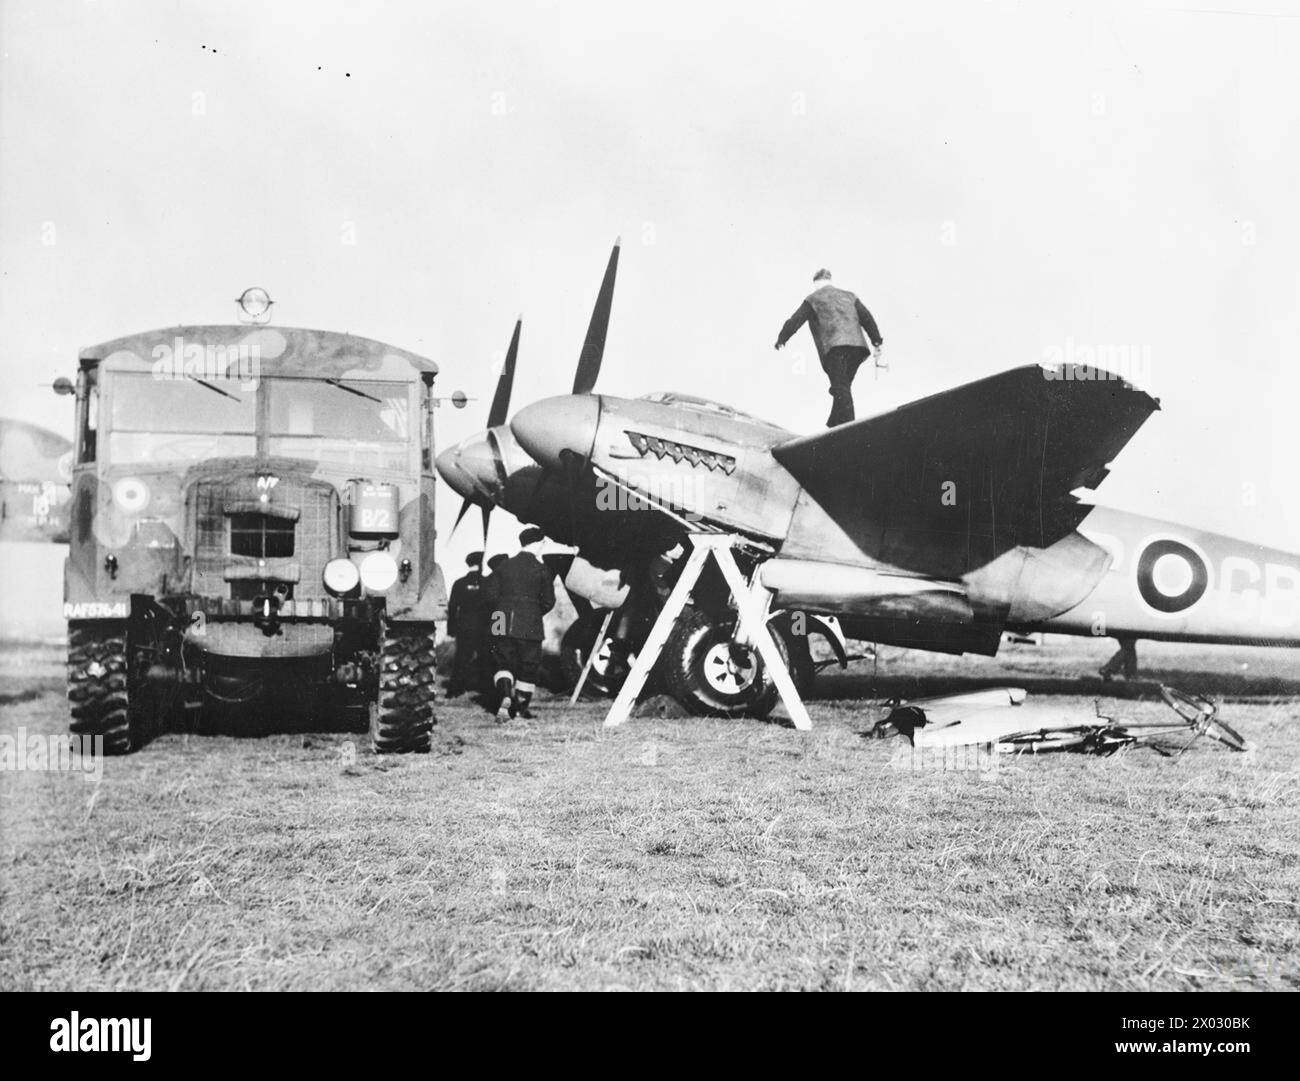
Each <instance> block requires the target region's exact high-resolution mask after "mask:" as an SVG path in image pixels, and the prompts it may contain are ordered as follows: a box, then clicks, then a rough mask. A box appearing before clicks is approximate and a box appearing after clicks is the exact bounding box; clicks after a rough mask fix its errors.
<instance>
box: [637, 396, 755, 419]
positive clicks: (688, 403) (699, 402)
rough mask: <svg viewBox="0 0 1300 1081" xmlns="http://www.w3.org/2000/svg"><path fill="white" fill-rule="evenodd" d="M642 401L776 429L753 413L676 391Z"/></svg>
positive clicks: (645, 397) (645, 398) (646, 397)
mask: <svg viewBox="0 0 1300 1081" xmlns="http://www.w3.org/2000/svg"><path fill="white" fill-rule="evenodd" d="M640 401H643V402H657V403H658V404H659V405H678V406H683V407H685V408H686V409H694V410H696V411H697V412H700V413H716V414H718V415H719V416H723V417H730V418H731V419H733V420H748V421H753V422H754V423H755V424H762V425H765V426H766V427H768V428H775V427H776V425H775V424H773V423H772V422H771V421H767V420H764V419H763V418H762V417H756V416H754V415H753V414H752V413H743V412H741V411H740V410H739V409H736V408H734V407H732V406H730V405H724V404H723V403H722V402H715V401H711V400H710V399H708V398H697V397H696V396H695V395H694V394H679V393H678V392H677V391H675V390H657V391H655V392H654V393H653V394H643V395H641V398H640Z"/></svg>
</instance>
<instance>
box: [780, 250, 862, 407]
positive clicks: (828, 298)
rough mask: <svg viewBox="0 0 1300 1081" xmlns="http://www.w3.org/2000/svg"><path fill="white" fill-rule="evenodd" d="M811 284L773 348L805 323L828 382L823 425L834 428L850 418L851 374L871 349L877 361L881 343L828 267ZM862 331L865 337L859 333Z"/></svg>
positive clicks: (851, 402)
mask: <svg viewBox="0 0 1300 1081" xmlns="http://www.w3.org/2000/svg"><path fill="white" fill-rule="evenodd" d="M813 283H814V285H813V291H812V292H811V293H809V294H808V296H807V297H806V298H805V299H804V302H803V303H802V304H800V305H799V308H798V310H796V311H795V313H794V315H792V316H790V318H789V319H787V320H786V321H785V326H783V327H782V328H781V333H780V334H778V335H777V338H776V347H777V348H778V349H780V348H781V347H782V346H783V345H785V343H786V342H788V341H789V340H790V338H791V337H792V336H793V335H794V332H795V331H797V330H798V329H799V328H800V327H801V326H803V325H804V323H807V324H808V329H809V330H811V331H812V336H813V341H814V342H815V343H816V344H817V355H818V356H819V357H820V358H821V362H822V370H823V371H825V372H826V375H827V376H828V377H829V379H830V381H831V390H830V393H831V402H832V405H831V415H830V416H829V417H828V418H827V419H826V427H828V428H834V427H835V426H836V425H837V424H847V423H848V422H849V421H851V420H852V419H853V416H854V413H853V377H854V376H855V375H857V374H858V366H859V365H861V363H862V362H863V361H864V360H866V359H867V357H868V356H870V355H871V354H872V350H874V352H875V356H876V359H877V360H879V358H880V352H881V348H882V347H883V346H884V344H885V342H884V339H883V338H881V336H880V331H879V330H878V329H876V321H875V320H874V319H873V318H872V317H871V313H870V312H869V311H867V309H866V307H865V306H864V305H863V303H862V301H860V300H859V299H858V298H857V297H856V296H854V295H853V294H852V293H850V292H849V291H848V290H847V289H839V288H836V287H835V286H834V285H832V284H831V272H830V271H829V270H825V269H822V270H819V271H817V273H816V274H814V275H813ZM864 330H865V331H866V332H867V336H866V337H863V334H862V332H863V331H864ZM867 338H870V339H871V348H868V346H867Z"/></svg>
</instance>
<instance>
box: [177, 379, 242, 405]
mask: <svg viewBox="0 0 1300 1081" xmlns="http://www.w3.org/2000/svg"><path fill="white" fill-rule="evenodd" d="M185 378H186V379H193V380H194V382H196V383H198V385H199V386H201V387H207V388H208V390H210V391H212V392H213V393H214V394H220V395H221V396H222V397H224V398H229V399H230V400H231V401H232V402H242V401H243V399H242V398H241V397H240V396H239V395H238V394H231V393H230V391H228V390H222V389H221V388H220V387H218V386H215V385H213V384H212V383H209V382H208V381H207V380H206V379H200V378H199V377H198V376H197V375H189V374H187V375H186V376H185Z"/></svg>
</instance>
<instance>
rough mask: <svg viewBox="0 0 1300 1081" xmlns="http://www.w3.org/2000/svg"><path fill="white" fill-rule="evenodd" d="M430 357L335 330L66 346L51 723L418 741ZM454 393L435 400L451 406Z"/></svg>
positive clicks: (176, 335) (182, 333) (426, 573)
mask: <svg viewBox="0 0 1300 1081" xmlns="http://www.w3.org/2000/svg"><path fill="white" fill-rule="evenodd" d="M437 373H438V367H437V365H436V364H434V363H433V362H432V361H430V360H426V359H424V358H422V357H418V356H415V355H414V354H412V353H408V352H406V351H405V350H402V349H398V348H395V347H393V346H390V345H385V344H383V343H381V342H377V341H372V340H369V339H366V338H360V337H356V336H354V335H350V334H336V333H330V332H327V331H321V330H303V329H291V328H279V327H272V326H268V325H233V326H182V327H175V328H171V329H166V330H156V331H150V332H147V333H143V334H136V335H133V336H130V337H126V338H120V339H117V340H115V341H110V342H106V343H104V344H102V345H96V346H92V347H90V348H88V349H85V350H84V351H83V352H82V353H81V357H80V367H79V371H78V373H77V378H76V383H75V385H74V384H73V383H72V381H71V380H68V379H62V380H59V381H58V383H56V390H58V391H60V392H61V393H65V394H74V395H75V399H76V409H77V418H76V441H75V447H74V460H73V466H72V501H71V523H70V541H69V543H70V548H69V555H68V559H67V563H66V569H65V575H64V602H65V603H64V615H65V617H66V619H67V620H68V699H69V703H70V707H71V728H72V731H73V733H75V734H80V735H90V736H102V737H103V741H104V749H105V751H106V752H109V753H119V754H120V753H125V752H128V751H131V750H133V749H135V748H137V747H139V746H141V745H142V743H143V742H144V741H146V740H147V739H148V738H150V736H151V734H152V733H153V732H155V731H158V730H159V729H162V728H164V727H170V726H172V723H173V722H175V721H177V720H178V719H181V718H190V719H191V720H192V721H193V722H194V724H193V725H192V726H191V727H192V728H196V729H198V730H202V729H203V728H204V727H205V726H206V727H215V728H218V729H219V730H230V729H231V728H233V729H234V730H235V731H236V732H242V733H248V734H255V733H256V732H259V731H261V730H263V729H264V727H265V726H266V725H267V723H268V722H274V721H276V720H277V719H280V718H284V717H288V716H290V715H293V716H299V717H301V716H304V715H306V716H308V717H310V718H312V719H313V720H314V719H316V718H321V717H324V716H325V715H327V714H328V715H330V716H331V717H332V719H334V720H335V721H337V722H338V723H342V724H347V725H349V726H352V727H354V728H356V729H357V730H360V731H364V730H365V729H366V727H369V730H370V733H371V736H372V739H373V744H374V748H375V750H376V751H379V752H410V751H427V750H428V748H429V745H430V739H431V729H432V727H433V725H434V723H435V714H434V678H435V673H434V622H435V620H438V619H442V618H445V614H446V590H445V585H444V580H443V577H442V573H441V571H440V569H439V567H438V565H437V563H436V562H435V561H434V541H435V530H434V467H433V458H434V451H433V438H434V431H433V429H434V415H435V414H434V408H435V406H436V405H437V404H438V399H437V398H436V397H435V396H434V381H435V378H436V376H437ZM462 398H463V396H457V404H461V400H462Z"/></svg>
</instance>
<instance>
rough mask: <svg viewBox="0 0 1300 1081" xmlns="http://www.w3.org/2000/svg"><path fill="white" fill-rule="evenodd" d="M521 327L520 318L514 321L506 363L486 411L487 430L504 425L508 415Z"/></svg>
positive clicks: (522, 322)
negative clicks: (513, 330) (489, 407)
mask: <svg viewBox="0 0 1300 1081" xmlns="http://www.w3.org/2000/svg"><path fill="white" fill-rule="evenodd" d="M523 325H524V321H523V318H522V317H520V318H519V319H516V320H515V332H514V333H513V334H512V335H511V336H510V348H509V349H507V350H506V361H505V363H504V364H503V365H501V376H500V378H499V379H497V392H496V394H494V395H493V396H492V408H491V409H490V410H488V422H487V426H488V427H489V428H495V427H497V425H499V424H504V423H505V422H506V417H507V416H508V415H509V413H510V391H511V390H512V389H513V388H514V385H515V359H516V358H517V357H518V356H519V331H520V329H521V328H522V327H523Z"/></svg>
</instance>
